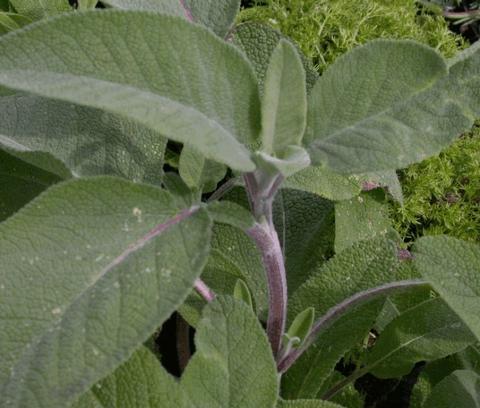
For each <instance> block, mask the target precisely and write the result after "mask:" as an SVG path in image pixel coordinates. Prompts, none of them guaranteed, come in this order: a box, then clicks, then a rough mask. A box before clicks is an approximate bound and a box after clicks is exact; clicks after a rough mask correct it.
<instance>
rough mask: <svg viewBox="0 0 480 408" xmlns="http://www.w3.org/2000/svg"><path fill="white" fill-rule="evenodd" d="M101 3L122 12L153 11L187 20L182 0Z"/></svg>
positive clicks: (108, 1) (126, 0)
mask: <svg viewBox="0 0 480 408" xmlns="http://www.w3.org/2000/svg"><path fill="white" fill-rule="evenodd" d="M102 3H104V4H106V5H108V6H111V7H115V8H118V9H122V10H142V11H154V12H157V13H163V14H170V15H173V16H179V17H184V18H187V10H186V9H185V7H183V6H182V0H102Z"/></svg>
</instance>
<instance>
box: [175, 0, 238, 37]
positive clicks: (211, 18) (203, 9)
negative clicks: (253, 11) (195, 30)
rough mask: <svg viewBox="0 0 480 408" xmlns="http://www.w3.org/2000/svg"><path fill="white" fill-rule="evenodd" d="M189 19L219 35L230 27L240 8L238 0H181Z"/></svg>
mask: <svg viewBox="0 0 480 408" xmlns="http://www.w3.org/2000/svg"><path fill="white" fill-rule="evenodd" d="M183 2H184V4H185V7H186V8H187V9H188V11H189V14H190V16H191V19H192V20H193V21H194V22H195V23H200V24H203V25H204V26H206V27H208V28H210V29H211V30H212V31H213V32H214V33H215V34H217V35H219V36H220V37H222V38H223V37H225V36H227V34H228V33H229V32H230V30H231V29H232V26H233V23H234V21H235V17H236V16H237V13H238V11H239V10H240V0H183Z"/></svg>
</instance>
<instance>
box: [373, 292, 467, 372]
mask: <svg viewBox="0 0 480 408" xmlns="http://www.w3.org/2000/svg"><path fill="white" fill-rule="evenodd" d="M474 342H475V337H474V336H473V335H472V333H471V332H470V330H468V328H467V327H466V326H465V325H464V324H463V323H462V322H461V320H460V319H459V318H458V316H457V315H456V314H455V313H454V312H452V310H451V309H450V308H449V307H448V306H447V305H446V304H445V303H444V301H443V300H442V299H441V298H435V299H431V300H428V301H426V302H424V303H421V304H420V305H418V306H416V307H414V308H412V309H410V310H407V311H406V312H405V313H402V314H401V315H400V316H399V317H398V318H396V319H394V320H392V321H391V322H390V324H389V325H387V327H386V328H385V330H384V331H383V332H382V333H381V335H380V337H379V339H378V340H377V342H376V343H375V346H374V347H373V349H372V351H371V353H369V354H368V357H367V364H366V366H365V368H364V370H365V371H367V370H368V371H369V372H371V373H372V374H374V375H375V376H376V377H379V378H398V377H402V376H404V375H407V374H408V373H409V372H410V371H411V370H412V368H413V366H414V364H415V363H417V362H419V361H432V360H437V359H440V358H443V357H445V356H447V355H450V354H454V353H456V352H458V351H460V350H463V349H464V348H465V347H467V346H468V345H469V344H472V343H474Z"/></svg>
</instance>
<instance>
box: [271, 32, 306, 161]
mask: <svg viewBox="0 0 480 408" xmlns="http://www.w3.org/2000/svg"><path fill="white" fill-rule="evenodd" d="M305 87H306V85H305V70H304V69H303V66H302V61H301V60H300V57H299V56H298V53H297V51H296V50H295V47H294V46H293V45H291V44H290V43H289V42H287V41H286V40H280V42H279V43H278V45H277V46H276V47H275V49H274V50H273V53H272V56H271V57H270V63H269V64H268V68H267V73H266V77H265V84H264V92H263V99H262V150H263V151H264V152H265V153H268V154H272V155H275V156H276V157H279V158H284V157H285V156H284V155H285V151H286V149H287V148H288V147H289V146H297V145H300V143H301V141H302V137H303V133H304V131H305V126H306V123H307V94H306V88H305Z"/></svg>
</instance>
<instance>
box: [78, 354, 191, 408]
mask: <svg viewBox="0 0 480 408" xmlns="http://www.w3.org/2000/svg"><path fill="white" fill-rule="evenodd" d="M110 407H115V408H159V407H165V408H167V407H172V408H173V407H175V408H187V407H188V408H189V406H188V405H187V404H186V398H185V395H183V393H182V392H181V389H180V387H179V385H178V383H177V381H176V380H175V378H174V377H173V376H171V375H170V374H168V373H167V372H166V371H165V369H164V368H163V367H162V365H161V363H160V361H158V359H157V357H156V356H155V355H154V354H153V353H152V352H151V351H149V350H148V349H147V348H146V347H143V346H142V347H140V349H138V350H137V351H135V353H134V354H133V355H132V356H131V357H130V358H129V359H128V360H127V361H126V362H125V363H123V364H122V365H121V366H119V367H118V368H117V369H116V370H115V371H114V372H113V373H112V374H110V375H109V376H108V377H106V378H105V379H103V380H101V381H100V382H98V383H97V384H95V385H94V386H93V387H92V388H91V390H90V391H89V392H87V393H86V394H84V395H82V397H81V398H80V399H79V400H78V401H77V402H76V403H74V404H73V405H72V407H71V408H110Z"/></svg>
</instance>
